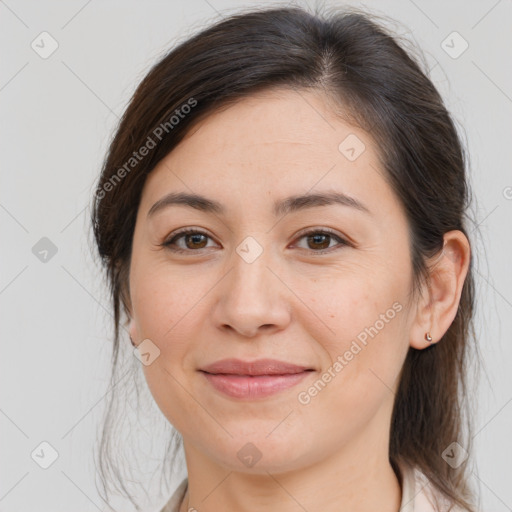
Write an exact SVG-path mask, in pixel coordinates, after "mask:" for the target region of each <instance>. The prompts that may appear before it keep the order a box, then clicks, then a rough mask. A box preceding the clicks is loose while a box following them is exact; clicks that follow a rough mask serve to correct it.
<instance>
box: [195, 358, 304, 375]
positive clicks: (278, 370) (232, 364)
mask: <svg viewBox="0 0 512 512" xmlns="http://www.w3.org/2000/svg"><path fill="white" fill-rule="evenodd" d="M200 370H201V371H203V372H207V373H225V374H231V375H287V374H294V373H301V372H303V371H306V370H312V368H308V367H306V366H299V365H296V364H292V363H287V362H284V361H278V360H276V359H258V360H257V361H243V360H241V359H222V360H221V361H216V362H215V363H212V364H209V365H207V366H204V367H202V368H200Z"/></svg>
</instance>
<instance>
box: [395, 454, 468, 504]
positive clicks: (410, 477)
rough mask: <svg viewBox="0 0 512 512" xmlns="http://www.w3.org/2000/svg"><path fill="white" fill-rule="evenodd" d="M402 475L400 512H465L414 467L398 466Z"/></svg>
mask: <svg viewBox="0 0 512 512" xmlns="http://www.w3.org/2000/svg"><path fill="white" fill-rule="evenodd" d="M400 471H401V473H402V505H401V507H400V511H401V512H467V510H466V509H462V508H461V507H459V506H456V505H454V504H453V503H452V502H451V501H450V500H449V499H448V498H446V497H445V496H444V495H443V494H442V493H441V492H440V491H438V490H437V488H436V487H435V486H434V485H433V484H432V482H431V481H430V480H429V479H428V478H427V477H426V476H425V475H424V474H423V472H422V471H421V470H420V469H419V468H416V467H412V466H409V465H406V464H400Z"/></svg>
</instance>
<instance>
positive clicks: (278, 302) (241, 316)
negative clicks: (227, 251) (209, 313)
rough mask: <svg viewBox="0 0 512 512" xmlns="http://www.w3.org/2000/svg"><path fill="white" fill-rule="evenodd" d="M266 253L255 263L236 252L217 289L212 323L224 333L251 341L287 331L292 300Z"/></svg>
mask: <svg viewBox="0 0 512 512" xmlns="http://www.w3.org/2000/svg"><path fill="white" fill-rule="evenodd" d="M269 252H270V251H265V250H264V251H263V252H262V253H261V254H260V255H259V256H258V257H257V258H256V259H255V260H254V261H252V262H251V261H250V259H245V258H244V257H243V256H241V255H240V254H239V253H237V252H236V251H233V255H232V257H231V259H230V266H229V268H230V270H229V272H228V274H227V275H226V276H225V277H224V279H222V280H221V282H220V283H219V285H218V286H217V287H215V293H216V296H215V304H214V307H213V320H214V322H215V325H216V326H217V327H218V328H219V329H222V330H224V331H230V330H232V331H235V332H237V333H238V334H240V335H242V336H244V337H248V338H252V337H254V336H257V335H258V334H260V333H265V334H271V333H272V332H277V331H279V330H282V329H284V328H286V326H287V325H288V324H289V322H290V317H291V313H290V308H291V303H290V296H291V295H293V294H292V293H291V292H290V290H289V288H287V286H286V284H285V283H283V281H282V279H281V278H280V277H278V276H279V270H278V268H277V265H276V263H275V260H274V262H273V261H272V258H271V257H270V255H269V254H268V253H269Z"/></svg>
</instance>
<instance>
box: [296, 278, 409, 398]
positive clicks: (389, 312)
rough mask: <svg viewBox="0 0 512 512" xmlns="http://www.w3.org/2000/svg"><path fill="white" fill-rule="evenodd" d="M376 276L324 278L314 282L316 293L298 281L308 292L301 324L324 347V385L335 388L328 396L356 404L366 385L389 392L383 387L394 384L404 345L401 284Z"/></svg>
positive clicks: (366, 390)
mask: <svg viewBox="0 0 512 512" xmlns="http://www.w3.org/2000/svg"><path fill="white" fill-rule="evenodd" d="M382 275H383V273H382V274H381V277H380V279H376V278H375V279H373V278H372V277H371V275H370V276H369V277H366V278H364V277H363V278H359V279H357V280H356V279H340V280H339V281H335V280H329V281H327V280H326V281H325V282H324V283H322V286H321V287H318V286H317V285H318V283H315V288H317V289H322V294H319V293H316V294H314V295H312V294H311V289H312V288H313V287H312V286H311V284H310V283H309V285H308V284H304V285H303V288H302V290H301V292H300V293H302V294H303V295H302V296H303V297H308V300H305V301H304V302H305V303H306V304H307V305H308V306H309V309H310V312H308V313H307V314H306V315H304V316H303V319H302V322H303V328H304V329H305V330H306V331H308V332H309V333H310V334H311V336H312V337H313V338H314V339H315V340H316V342H317V343H318V344H319V345H320V346H322V348H323V350H324V351H325V357H324V359H323V361H324V368H322V371H323V374H326V375H325V380H326V381H327V382H328V383H327V385H326V386H325V387H329V388H330V389H332V390H334V389H336V391H335V392H334V393H335V396H334V397H332V396H329V399H328V400H334V401H340V402H346V405H347V406H349V405H350V404H357V403H359V404H360V403H362V402H361V399H362V398H363V397H364V396H366V397H367V398H368V399H370V397H368V396H367V395H368V394H371V393H372V390H374V391H373V392H374V393H377V394H380V392H381V391H383V392H389V391H388V389H387V386H389V387H390V388H392V387H393V386H394V384H395V382H394V379H395V377H396V375H397V374H398V372H399V371H400V368H401V365H402V363H403V359H404V358H405V354H406V351H407V348H408V343H407V339H406V336H405V332H406V329H405V327H406V326H405V317H406V308H405V305H404V303H403V302H404V301H403V297H405V295H406V294H405V291H406V286H407V283H405V282H401V281H400V280H399V279H394V280H393V281H392V280H390V279H389V278H386V279H383V278H382ZM308 286H309V288H308ZM323 374H322V375H323ZM322 375H320V376H319V377H322ZM318 387H319V388H321V389H324V388H322V385H321V384H319V386H318ZM312 393H313V394H314V393H315V391H313V390H312ZM322 393H323V391H322ZM325 395H330V393H325Z"/></svg>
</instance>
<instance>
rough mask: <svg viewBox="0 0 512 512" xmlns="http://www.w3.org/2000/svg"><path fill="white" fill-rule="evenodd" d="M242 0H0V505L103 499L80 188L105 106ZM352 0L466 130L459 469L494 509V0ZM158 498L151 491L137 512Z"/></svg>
mask: <svg viewBox="0 0 512 512" xmlns="http://www.w3.org/2000/svg"><path fill="white" fill-rule="evenodd" d="M337 3H338V4H340V3H341V2H337ZM348 3H349V4H350V5H362V4H360V3H358V2H348ZM258 4H260V5H262V4H267V5H270V4H276V2H258ZM301 4H302V5H305V2H301ZM309 4H310V5H313V0H310V2H309ZM250 5H251V3H250V2H235V1H233V0H232V1H228V0H208V1H206V0H186V1H183V0H179V1H173V2H171V1H167V2H164V1H147V2H142V1H139V2H136V1H133V0H132V1H126V0H123V1H121V0H118V1H100V0H90V1H84V0H73V1H68V2H58V1H44V2H43V1H21V0H17V1H16V0H5V1H1V0H0V44H1V51H2V60H1V62H2V66H1V69H0V102H1V103H0V109H1V111H0V119H1V138H0V140H1V143H2V160H1V162H2V181H1V188H0V221H1V226H2V242H1V247H2V251H1V267H0V268H1V274H0V307H1V315H2V316H1V319H0V326H1V330H2V331H1V333H2V337H1V343H2V357H1V359H0V364H1V372H0V432H1V438H0V444H1V454H0V464H1V468H0V511H20V512H23V511H27V512H28V511H33V510H37V511H39V512H45V511H52V512H57V511H64V510H66V511H68V510H74V511H79V510H80V511H95V510H107V508H106V506H105V504H104V503H103V502H102V501H101V499H100V497H99V496H98V494H97V492H96V488H95V485H94V478H95V477H94V474H95V469H94V464H93V460H92V450H93V448H94V440H95V436H96V428H97V425H98V422H99V418H100V413H101V410H102V407H103V406H104V403H105V396H106V393H107V386H108V377H109V374H108V371H109V357H110V351H109V347H110V344H109V341H108V339H109V336H110V334H111V329H110V328H111V317H110V314H109V311H110V305H109V302H108V295H107V293H106V291H105V289H104V286H103V283H102V282H101V278H100V274H99V272H98V268H97V267H96V266H95V264H94V262H93V260H92V257H91V254H90V242H89V231H88V229H89V228H88V220H89V213H90V212H89V209H88V205H89V203H90V197H91V192H92V190H93V184H94V181H95V179H96V177H97V175H98V173H99V170H100V165H101V162H102V159H103V156H104V153H105V150H106V148H107V143H108V139H109V137H110V135H111V133H112V130H113V128H114V126H115V123H116V122H117V120H118V117H119V116H120V115H121V114H122V112H123V109H124V107H125V106H126V104H127V102H128V100H129V98H130V96H131V94H132V92H133V91H134V88H135V87H136V85H137V84H138V83H139V81H140V80H141V79H142V77H143V76H144V74H145V73H146V72H147V71H148V70H149V68H150V66H151V65H152V64H153V63H154V62H155V61H156V60H157V58H158V57H159V56H160V55H162V54H163V52H165V51H166V50H167V49H168V48H170V47H171V46H172V45H173V44H174V43H175V42H176V41H178V40H181V39H182V38H184V37H187V36H188V35H190V34H192V33H194V32H195V31H196V30H198V29H199V28H201V27H202V26H204V25H205V24H207V23H210V22H212V21H214V20H216V19H219V18H220V17H222V16H225V15H226V14H230V13H231V12H233V11H234V10H235V8H238V7H246V6H250ZM364 5H366V6H367V7H368V8H369V9H370V10H373V11H374V12H377V13H382V14H385V15H389V16H391V17H392V18H394V19H396V20H397V21H398V22H399V23H401V24H402V25H403V26H402V29H401V30H400V33H401V35H403V36H405V37H408V38H410V39H413V40H415V41H416V42H417V44H419V46H420V47H421V48H422V49H423V50H424V52H425V54H426V57H427V60H428V62H429V65H430V67H431V68H432V79H433V80H434V82H435V84H436V86H437V87H438V88H439V90H440V92H441V93H442V95H443V97H444V98H445V100H446V102H447V105H448V108H449V110H450V111H451V112H452V113H453V115H454V117H455V119H456V120H457V122H458V123H459V124H460V125H461V126H463V127H464V128H465V132H466V134H467V143H468V145H469V149H470V157H471V179H472V182H473V187H474V190H475V193H476V196H477V199H478V203H477V205H476V206H477V208H476V212H475V213H476V221H477V223H478V224H479V228H480V231H481V233H482V235H483V237H482V239H481V240H477V242H478V247H475V254H476V256H477V260H478V268H477V273H476V276H477V284H478V315H477V331H478V336H479V342H480V347H481V353H482V355H483V357H484V374H483V376H482V379H481V383H480V395H479V396H480V411H479V415H478V418H477V422H476V424H477V427H478V428H477V430H476V431H475V434H476V435H475V438H474V442H475V445H476V460H477V463H478V473H474V475H473V479H474V481H475V482H476V484H477V485H478V486H479V487H480V488H481V492H482V503H483V510H484V511H485V512H491V511H492V512H494V511H495V512H501V511H508V510H512V486H511V485H510V483H511V476H512V469H511V459H512V441H511V439H510V436H511V432H512V428H511V427H512V403H511V402H512V376H511V375H512V372H511V370H510V364H511V362H512V340H511V336H510V333H511V327H512V320H511V318H512V291H511V290H512V277H511V276H512V273H511V272H510V254H511V248H512V236H511V230H510V226H511V222H510V219H511V216H512V200H511V199H512V188H511V187H512V173H511V170H510V162H511V146H512V145H511V143H510V140H511V135H512V134H511V124H512V122H511V119H512V71H511V62H512V55H511V53H512V51H511V50H512V44H511V43H512V37H511V32H512V31H511V29H512V26H511V20H512V3H511V1H510V0H500V1H496V0H485V1H476V0H474V1H472V2H467V1H461V0H459V1H451V2H446V1H441V0H439V1H433V2H427V1H425V0H415V1H412V0H400V1H398V0H385V1H380V2H379V1H368V2H366V4H364ZM43 31H47V32H49V33H50V34H51V36H52V37H53V38H54V39H55V40H56V41H57V42H58V45H59V46H58V49H57V50H56V51H55V53H53V54H52V55H51V56H50V57H48V58H46V59H43V58H41V57H40V55H39V54H38V53H36V52H35V51H34V50H33V49H32V48H31V43H32V41H34V40H36V42H37V41H38V39H37V38H38V36H39V34H40V33H41V32H43ZM453 31H457V32H458V33H459V34H460V35H461V36H462V37H463V38H464V40H466V41H467V43H468V44H469V47H468V49H467V50H466V51H465V52H464V53H462V55H460V56H459V57H458V58H455V59H454V58H452V57H451V56H449V55H448V54H447V53H446V52H445V51H444V49H443V48H442V46H441V45H442V42H443V41H444V40H445V39H446V38H447V36H448V35H449V34H451V33H452V32H453ZM460 44H461V40H456V41H455V43H454V45H455V49H456V50H457V48H459V49H460V48H461V47H460V46H457V45H460ZM46 48H48V46H46ZM42 237H47V238H49V239H50V240H51V241H52V242H53V244H55V246H56V247H57V249H58V251H57V253H56V254H55V255H54V256H52V257H50V256H51V253H50V254H49V256H48V261H47V262H42V261H40V260H39V259H38V258H37V257H36V256H35V255H34V254H33V252H32V248H33V247H34V245H35V244H36V243H37V242H38V241H39V240H40V239H41V238H42ZM43 441H46V442H48V443H50V444H51V445H52V446H53V447H54V448H55V449H56V450H57V452H58V454H59V457H58V459H57V460H56V461H55V462H54V463H53V464H52V465H51V466H50V467H49V468H48V469H46V470H45V469H42V468H41V467H39V465H38V464H36V462H34V460H33V459H32V458H31V453H32V452H33V450H34V449H36V448H37V447H38V446H39V445H40V443H41V442H43ZM157 448H162V446H158V439H157ZM46 453H48V452H46ZM156 453H158V451H157V452H156ZM180 480H181V476H179V475H178V476H176V477H175V479H174V481H173V484H172V486H173V487H174V486H176V485H177V484H178V482H179V481H180ZM171 490H172V489H171ZM162 501H165V497H164V498H162V497H160V498H155V499H154V500H153V502H152V504H151V505H149V504H148V508H147V510H156V509H158V507H159V506H160V505H161V504H162ZM124 510H131V508H130V507H129V506H125V507H124Z"/></svg>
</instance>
